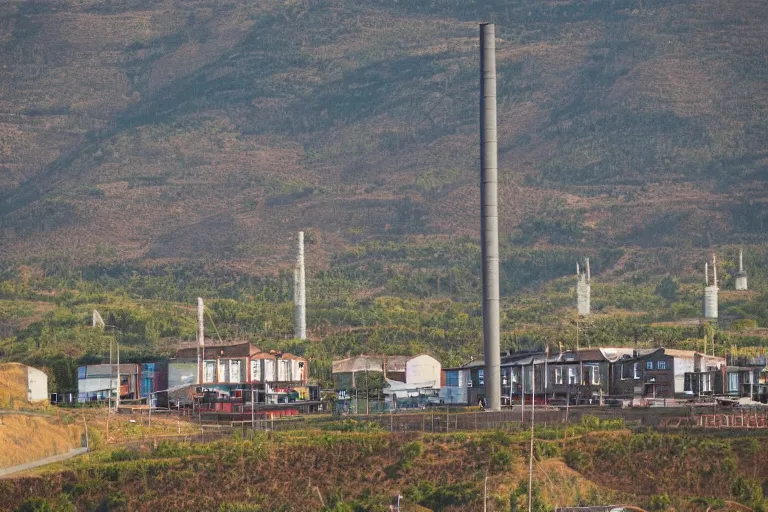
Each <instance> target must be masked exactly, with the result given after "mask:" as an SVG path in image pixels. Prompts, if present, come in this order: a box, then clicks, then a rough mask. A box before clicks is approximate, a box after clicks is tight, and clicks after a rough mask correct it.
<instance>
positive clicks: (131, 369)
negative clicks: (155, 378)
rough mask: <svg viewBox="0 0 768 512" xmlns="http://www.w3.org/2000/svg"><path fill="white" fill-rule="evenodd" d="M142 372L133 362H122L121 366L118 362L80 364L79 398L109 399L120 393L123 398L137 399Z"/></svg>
mask: <svg viewBox="0 0 768 512" xmlns="http://www.w3.org/2000/svg"><path fill="white" fill-rule="evenodd" d="M140 373H141V372H140V369H139V365H137V364H132V363H122V364H120V365H119V367H118V365H117V364H114V365H112V364H90V365H88V366H80V367H79V368H78V369H77V400H78V401H79V402H92V401H99V400H107V399H108V398H109V397H110V396H112V397H116V396H117V395H118V393H119V396H120V398H121V399H126V400H131V399H137V398H139V389H140V386H139V375H140ZM118 375H119V379H118ZM110 390H111V391H110Z"/></svg>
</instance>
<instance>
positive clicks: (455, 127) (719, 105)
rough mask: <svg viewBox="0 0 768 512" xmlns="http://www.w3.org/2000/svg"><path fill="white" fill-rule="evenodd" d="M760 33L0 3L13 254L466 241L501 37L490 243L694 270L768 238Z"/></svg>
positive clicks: (522, 5)
mask: <svg viewBox="0 0 768 512" xmlns="http://www.w3.org/2000/svg"><path fill="white" fill-rule="evenodd" d="M767 17H768V13H766V10H765V9H764V5H763V3H762V2H761V1H759V0H746V1H745V0H728V1H715V0H693V1H691V0H652V1H639V0H610V1H609V0H591V1H589V2H582V1H575V0H574V1H557V2H554V1H551V2H539V1H530V0H525V1H523V2H517V3H512V4H510V3H509V2H502V1H489V2H463V1H459V0H437V1H432V2H428V3H425V2H416V3H414V2H390V1H388V0H387V1H384V0H368V1H366V2H356V1H355V2H353V1H348V0H311V1H302V2H299V1H281V2H267V3H264V2H245V1H242V0H215V1H213V0H201V1H195V2H191V1H182V2H177V1H172V0H160V1H156V0H151V1H150V0H124V1H121V2H118V3H115V2H111V1H106V0H81V1H74V0H56V1H55V2H40V1H20V0H9V1H7V2H4V3H3V6H2V8H0V26H2V27H3V30H2V33H3V36H2V39H0V60H1V61H3V63H4V67H3V68H2V71H1V72H0V84H2V87H0V90H2V93H0V111H1V112H2V114H1V117H0V155H2V160H1V161H0V166H1V167H0V169H1V171H0V213H2V217H0V222H1V223H0V230H2V231H0V232H2V235H3V239H4V243H3V246H2V252H3V256H4V258H5V259H6V260H13V261H26V262H39V261H52V260H53V261H57V262H61V261H64V262H68V263H69V264H71V265H74V266H79V265H81V264H82V263H84V262H94V261H105V260H107V261H114V260H125V259H129V260H133V259H138V260H141V261H158V260H160V261H167V260H194V261H200V260H217V261H222V260H223V261H222V264H224V265H230V266H235V267H237V268H247V269H250V271H255V272H257V273H259V274H262V273H264V272H265V271H266V272H269V271H275V270H276V269H277V268H281V267H284V265H285V259H286V257H287V255H288V253H289V250H290V249H289V247H290V233H291V232H292V231H296V230H299V229H306V230H308V231H311V232H312V233H313V234H314V236H315V238H314V240H315V245H314V246H313V250H312V251H311V252H310V261H311V262H313V263H318V264H322V263H326V262H327V261H328V258H329V257H330V255H331V254H332V253H335V252H337V249H338V247H340V246H342V247H343V246H350V245H353V244H355V243H357V242H359V241H361V240H367V239H378V240H383V239H384V240H397V241H406V240H407V241H408V242H409V243H414V244H418V243H419V239H418V238H417V239H414V238H413V237H414V236H416V235H418V236H419V237H421V236H425V237H435V236H440V235H450V236H454V235H462V234H464V235H470V236H472V237H476V236H477V229H478V220H477V217H478V216H477V214H476V213H475V212H477V210H478V196H479V194H478V187H477V173H478V171H477V167H478V165H477V164H478V148H477V146H478V143H477V134H476V130H477V118H478V108H477V105H478V96H477V84H478V57H477V54H478V47H477V22H478V21H493V22H496V23H497V35H498V38H499V41H498V67H499V122H500V126H499V138H500V159H501V160H500V162H501V163H500V165H501V169H502V174H501V176H502V178H501V179H502V186H501V191H500V194H501V196H500V197H501V201H502V202H501V215H502V230H503V232H504V234H505V235H510V234H511V235H515V236H516V237H517V238H516V239H517V240H518V244H517V245H521V244H522V245H526V246H531V245H534V244H535V245H541V246H549V245H551V244H554V245H565V246H569V247H574V248H578V249H579V250H584V249H585V248H600V247H606V246H609V247H627V248H629V249H630V252H631V253H634V252H635V251H636V250H640V249H641V248H645V249H649V248H654V249H657V248H667V247H672V248H674V251H672V254H674V255H675V256H676V257H678V258H680V257H682V259H683V260H684V262H685V263H686V264H690V263H692V262H695V263H696V264H697V266H696V268H697V269H698V267H699V265H698V263H699V258H698V257H695V256H694V255H693V254H692V253H691V251H692V250H695V248H696V247H709V246H712V245H723V244H728V243H746V244H758V245H759V244H762V243H763V242H764V240H763V238H762V236H761V235H762V233H763V231H764V229H765V227H766V220H768V204H767V203H766V197H768V196H767V195H766V193H765V192H766V189H765V180H766V177H768V174H766V169H768V167H766V163H767V162H768V155H767V154H766V152H765V147H766V133H768V130H766V112H767V110H766V108H768V93H766V91H765V82H766V79H768V66H767V65H766V63H765V60H764V55H765V54H766V51H768V29H766V27H768V19H767ZM642 253H643V254H647V251H644V252H642ZM630 259H631V258H630ZM644 263H645V264H648V262H647V261H644ZM688 270H690V268H688Z"/></svg>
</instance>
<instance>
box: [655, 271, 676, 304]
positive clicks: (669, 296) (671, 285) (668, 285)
mask: <svg viewBox="0 0 768 512" xmlns="http://www.w3.org/2000/svg"><path fill="white" fill-rule="evenodd" d="M679 291H680V285H679V284H677V281H676V280H674V279H672V278H671V277H669V276H666V277H664V279H662V280H661V281H659V284H658V285H657V286H656V295H658V296H659V297H661V298H662V299H664V300H666V301H669V302H675V301H676V300H677V294H678V292H679Z"/></svg>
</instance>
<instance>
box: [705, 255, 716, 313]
mask: <svg viewBox="0 0 768 512" xmlns="http://www.w3.org/2000/svg"><path fill="white" fill-rule="evenodd" d="M705 272H706V274H707V276H706V277H707V286H706V287H705V288H704V318H706V319H707V320H717V301H718V299H717V295H718V287H717V260H716V259H715V255H714V254H713V255H712V284H709V272H707V270H706V267H705Z"/></svg>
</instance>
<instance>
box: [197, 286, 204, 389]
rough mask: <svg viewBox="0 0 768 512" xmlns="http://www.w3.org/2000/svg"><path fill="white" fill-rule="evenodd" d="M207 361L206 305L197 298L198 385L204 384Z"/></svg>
mask: <svg viewBox="0 0 768 512" xmlns="http://www.w3.org/2000/svg"><path fill="white" fill-rule="evenodd" d="M204 360H205V305H204V304H203V299H202V298H201V297H198V298H197V383H198V384H202V382H203V361H204Z"/></svg>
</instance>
